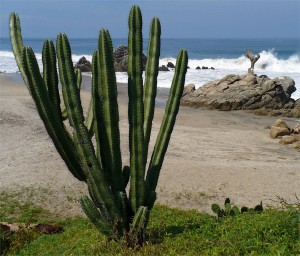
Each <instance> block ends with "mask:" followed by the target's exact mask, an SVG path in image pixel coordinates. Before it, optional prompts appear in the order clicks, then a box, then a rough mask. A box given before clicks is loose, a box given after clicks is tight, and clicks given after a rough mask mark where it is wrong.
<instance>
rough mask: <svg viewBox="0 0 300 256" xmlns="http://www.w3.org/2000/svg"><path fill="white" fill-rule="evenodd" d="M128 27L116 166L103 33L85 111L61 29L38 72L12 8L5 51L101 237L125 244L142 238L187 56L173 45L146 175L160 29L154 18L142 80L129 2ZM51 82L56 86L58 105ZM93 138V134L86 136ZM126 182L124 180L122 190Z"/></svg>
mask: <svg viewBox="0 0 300 256" xmlns="http://www.w3.org/2000/svg"><path fill="white" fill-rule="evenodd" d="M128 25H129V36H128V48H129V56H128V96H129V102H128V122H129V151H130V165H129V166H124V167H123V168H122V157H121V148H120V131H119V112H118V102H117V83H116V76H115V70H114V65H113V47H112V41H111V38H110V34H109V31H108V30H105V29H102V30H101V31H100V36H99V41H98V48H97V49H96V51H95V52H94V54H93V60H92V93H91V94H92V97H91V102H90V106H89V110H88V114H87V116H86V117H85V116H84V112H83V108H82V104H81V99H80V85H81V79H82V77H81V73H80V72H79V71H78V70H75V69H74V67H73V63H72V58H71V56H72V53H71V47H70V44H69V40H68V38H67V36H66V35H65V34H64V33H61V34H59V35H58V37H57V40H56V49H55V47H54V44H53V42H52V41H50V40H46V41H45V43H44V47H43V52H42V56H43V72H42V75H41V73H40V70H39V67H38V64H37V61H36V58H35V55H34V52H33V51H32V49H31V48H30V47H27V46H26V47H25V46H23V42H22V37H21V27H20V21H19V17H18V15H17V14H16V13H12V14H11V16H10V35H11V42H12V46H13V51H14V54H15V57H16V60H17V64H18V66H19V69H20V71H21V74H22V76H23V79H24V82H25V84H26V86H27V87H28V89H29V91H30V94H31V96H32V98H33V100H34V101H35V104H36V107H37V110H38V113H39V115H40V117H41V119H42V120H43V122H44V124H45V127H46V129H47V132H48V134H49V136H50V137H51V139H52V140H53V143H54V145H55V147H56V149H57V151H58V152H59V154H60V155H61V157H62V159H63V160H64V161H65V163H66V165H67V167H68V169H69V170H70V171H71V173H72V174H73V175H74V177H75V178H77V179H79V180H80V181H84V182H86V183H87V186H88V191H89V197H88V196H83V197H82V198H81V200H80V203H81V206H82V209H83V210H84V212H85V213H86V215H87V217H88V218H89V219H90V221H91V222H92V223H93V224H94V225H95V226H96V228H97V229H98V230H99V231H100V232H102V233H103V234H105V235H106V236H107V237H109V238H110V239H116V240H117V239H120V238H122V237H127V238H128V241H129V242H128V244H129V245H133V244H135V243H141V242H142V241H143V238H144V231H145V228H146V226H147V223H148V219H149V214H150V210H151V208H152V207H153V204H154V202H155V200H156V185H157V181H158V177H159V173H160V169H161V167H162V163H163V159H164V156H165V153H166V150H167V147H168V144H169V141H170V137H171V133H172V130H173V127H174V124H175V120H176V115H177V113H178V109H179V102H180V97H181V95H182V92H183V86H184V81H185V74H186V71H187V60H188V57H187V51H186V50H181V51H180V53H179V55H178V58H177V65H176V69H175V74H174V79H173V82H172V85H171V89H170V96H169V100H168V102H167V106H166V109H165V114H164V117H163V120H162V124H161V127H160V131H159V134H158V137H157V140H156V143H155V147H154V150H153V153H152V157H151V160H150V161H149V166H148V168H147V173H146V165H147V155H148V149H149V141H150V135H151V127H152V121H153V116H154V109H155V106H154V105H155V96H156V88H157V75H158V64H159V55H160V33H161V28H160V22H159V19H158V18H154V19H153V20H152V23H151V28H150V38H149V44H148V60H147V65H146V76H145V77H146V79H145V83H144V84H143V78H142V73H143V69H142V40H143V39H142V15H141V11H140V9H139V7H138V6H133V7H132V8H131V11H130V14H129V22H128ZM56 63H57V64H58V72H57V67H56ZM58 80H59V81H60V83H61V84H62V96H63V97H62V98H63V102H64V106H65V109H64V110H62V108H61V99H60V94H59V89H58ZM66 119H68V121H69V123H70V125H71V126H72V127H73V129H72V132H71V131H70V130H68V129H67V128H66V126H65V124H64V121H65V120H66ZM93 136H95V139H93V140H92V137H93ZM94 143H95V144H96V145H94ZM127 184H130V188H129V196H128V195H127V192H126V187H127Z"/></svg>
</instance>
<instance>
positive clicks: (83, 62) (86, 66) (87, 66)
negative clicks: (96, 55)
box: [75, 56, 92, 72]
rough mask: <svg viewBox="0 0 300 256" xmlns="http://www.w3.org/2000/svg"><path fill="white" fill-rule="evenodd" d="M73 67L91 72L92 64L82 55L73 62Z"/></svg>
mask: <svg viewBox="0 0 300 256" xmlns="http://www.w3.org/2000/svg"><path fill="white" fill-rule="evenodd" d="M75 68H77V69H79V70H80V71H81V72H92V64H91V62H89V61H88V60H87V59H86V58H85V57H84V56H83V57H81V58H80V59H79V61H78V62H77V63H76V64H75Z"/></svg>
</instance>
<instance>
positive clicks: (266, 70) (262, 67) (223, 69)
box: [0, 50, 300, 99]
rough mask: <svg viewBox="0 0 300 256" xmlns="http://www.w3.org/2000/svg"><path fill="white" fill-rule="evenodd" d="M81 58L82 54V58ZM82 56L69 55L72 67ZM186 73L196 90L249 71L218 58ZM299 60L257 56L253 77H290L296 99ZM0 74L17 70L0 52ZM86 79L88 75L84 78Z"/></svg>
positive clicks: (241, 60) (167, 77) (162, 75)
mask: <svg viewBox="0 0 300 256" xmlns="http://www.w3.org/2000/svg"><path fill="white" fill-rule="evenodd" d="M83 55H84V54H83ZM83 55H72V60H73V62H74V64H75V63H76V62H77V61H78V60H79V59H80V58H81V57H82V56H83ZM84 56H85V57H86V59H87V60H89V61H91V60H92V55H89V54H86V55H84ZM36 58H37V61H38V64H39V66H40V69H41V70H42V55H41V54H40V53H37V54H36ZM168 62H172V63H173V64H176V59H175V58H173V57H170V58H162V59H160V66H161V65H166V64H167V63H168ZM188 65H189V67H190V69H188V72H187V74H186V80H185V84H195V86H196V88H198V87H200V86H202V85H203V84H205V83H207V82H209V81H212V80H215V79H221V78H223V77H224V76H226V75H228V74H239V75H241V74H245V73H246V72H247V70H248V68H249V67H250V61H249V59H247V58H246V57H245V56H240V57H238V58H232V59H230V58H226V59H225V58H220V59H190V60H189V63H188ZM197 66H200V67H202V66H206V67H209V68H210V67H214V68H215V70H211V69H205V70H196V67H197ZM299 70H300V56H299V55H292V56H290V57H289V58H287V59H279V58H278V57H277V54H276V53H275V52H274V50H269V51H262V52H260V59H259V60H258V61H257V63H256V64H255V73H256V74H257V75H267V76H269V77H270V78H274V77H277V76H285V75H287V76H290V77H291V78H292V79H294V80H295V84H296V87H297V91H296V92H295V93H294V94H293V98H295V99H297V98H299V97H300V72H299ZM0 71H1V72H6V73H15V72H16V71H18V67H17V65H16V62H15V58H14V55H13V53H12V52H10V51H0ZM88 75H90V74H88ZM173 75H174V70H171V71H170V72H159V75H158V86H159V87H166V88H170V87H171V83H172V79H173ZM116 77H117V82H121V83H127V80H128V77H127V73H126V72H117V75H116Z"/></svg>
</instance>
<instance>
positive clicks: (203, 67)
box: [196, 66, 215, 70]
mask: <svg viewBox="0 0 300 256" xmlns="http://www.w3.org/2000/svg"><path fill="white" fill-rule="evenodd" d="M196 69H197V70H198V69H212V70H215V68H214V67H210V68H209V67H205V66H202V68H200V67H199V66H197V67H196Z"/></svg>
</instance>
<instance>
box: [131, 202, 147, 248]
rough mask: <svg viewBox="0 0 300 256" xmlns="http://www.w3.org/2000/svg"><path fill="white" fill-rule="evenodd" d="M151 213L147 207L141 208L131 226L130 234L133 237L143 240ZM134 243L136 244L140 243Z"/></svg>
mask: <svg viewBox="0 0 300 256" xmlns="http://www.w3.org/2000/svg"><path fill="white" fill-rule="evenodd" d="M149 213H150V212H149V210H148V208H147V207H146V206H140V207H139V209H138V210H137V212H136V214H135V216H134V218H133V221H132V223H131V225H130V230H129V233H130V236H131V237H134V238H136V239H138V240H140V241H142V240H143V235H144V231H145V227H146V225H147V223H148V219H149ZM133 242H134V243H136V242H138V241H133Z"/></svg>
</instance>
